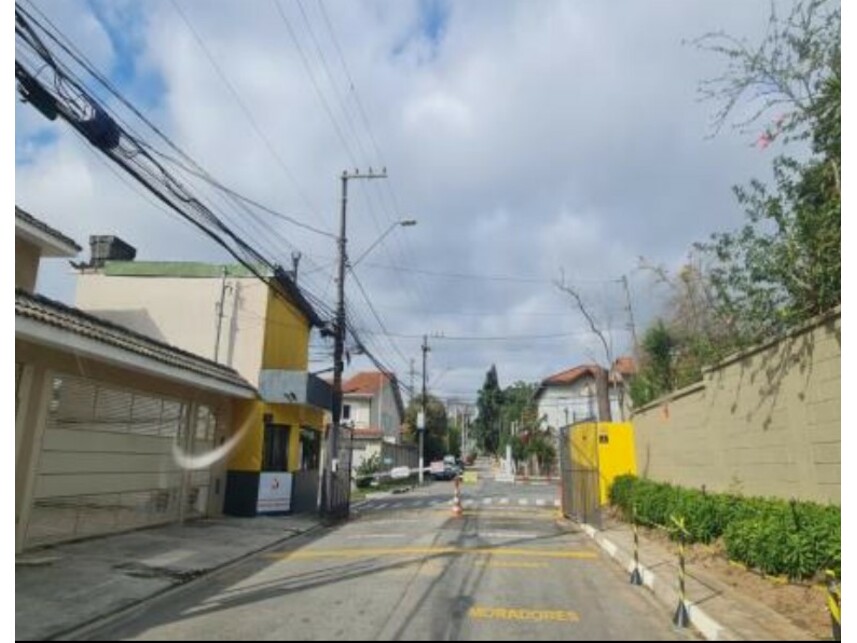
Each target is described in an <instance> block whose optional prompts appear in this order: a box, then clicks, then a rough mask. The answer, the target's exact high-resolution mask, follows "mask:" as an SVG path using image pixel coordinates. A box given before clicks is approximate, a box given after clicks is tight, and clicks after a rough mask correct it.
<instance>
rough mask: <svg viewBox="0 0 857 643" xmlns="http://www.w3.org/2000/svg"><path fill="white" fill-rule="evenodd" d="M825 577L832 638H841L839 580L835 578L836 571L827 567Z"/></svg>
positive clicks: (836, 639)
mask: <svg viewBox="0 0 857 643" xmlns="http://www.w3.org/2000/svg"><path fill="white" fill-rule="evenodd" d="M825 576H826V577H827V610H828V611H829V612H830V624H831V626H832V628H833V640H834V641H841V640H842V638H841V637H842V632H841V629H842V616H841V610H842V588H841V587H840V586H839V581H838V580H837V578H836V573H835V572H834V571H833V570H830V569H828V570H827V571H826V572H825Z"/></svg>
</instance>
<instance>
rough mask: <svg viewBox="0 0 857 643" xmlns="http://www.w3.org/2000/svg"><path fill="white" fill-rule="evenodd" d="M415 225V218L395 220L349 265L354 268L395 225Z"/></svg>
mask: <svg viewBox="0 0 857 643" xmlns="http://www.w3.org/2000/svg"><path fill="white" fill-rule="evenodd" d="M415 225H417V222H416V220H415V219H403V220H402V221H396V222H395V223H394V224H393V225H391V226H390V227H389V228H387V230H385V231H384V234H382V235H381V236H380V237H378V238H377V239H376V240H375V243H373V244H372V245H371V246H369V247H368V248H366V250H364V251H363V253H362V254H361V255H360V256H359V257H357V259H355V260H354V261H353V262H351V264H350V265H351V267H352V268H355V267H356V266H357V264H358V263H360V262H361V261H362V260H363V258H364V257H365V256H366V255H368V254H369V253H370V252H372V250H373V249H374V248H375V246H377V245H378V244H379V243H381V242H382V241H383V240H384V239H385V238H386V237H387V235H388V234H390V233H391V232H392V231H393V230H395V229H396V226H402V227H403V228H409V227H411V226H415Z"/></svg>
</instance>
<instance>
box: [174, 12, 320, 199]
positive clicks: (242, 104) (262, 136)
mask: <svg viewBox="0 0 857 643" xmlns="http://www.w3.org/2000/svg"><path fill="white" fill-rule="evenodd" d="M170 3H171V4H172V5H173V8H175V10H176V13H178V14H179V17H180V18H181V19H182V21H183V22H184V23H185V25H186V26H187V28H188V30H189V31H190V33H191V35H193V37H194V39H195V40H196V42H197V44H198V45H199V47H200V49H202V51H203V53H204V54H205V56H206V58H208V61H209V63H211V66H212V67H214V70H215V72H217V75H218V76H219V77H220V80H221V81H222V82H223V84H224V85H226V87H227V88H228V89H229V92H230V93H231V94H232V97H233V98H234V99H235V102H236V103H238V106H239V107H240V108H241V111H243V112H244V115H245V116H246V117H247V120H248V121H250V125H251V126H252V127H253V131H254V132H255V133H256V135H257V136H258V137H259V139H260V140H261V141H262V143H263V144H264V145H265V147H266V148H267V150H268V152H270V154H271V156H272V157H273V158H274V160H275V161H276V162H277V164H278V165H279V166H280V168H281V169H282V170H283V172H284V173H285V174H286V176H287V177H288V178H289V180H290V181H291V182H292V184H293V185H294V187H295V189H296V191H297V193H298V195H299V196H300V197H301V199H302V200H303V201H304V203H305V204H306V205H307V207H308V208H309V209H310V210H311V211H313V212H316V213H318V208H316V207H315V206H314V205H313V204H312V202H311V201H310V200H309V198H307V196H306V194H305V193H304V192H303V190H302V189H301V187H300V184H299V183H298V181H297V179H296V178H295V176H294V174H293V173H292V171H291V170H290V169H289V168H288V166H287V165H286V163H285V162H284V161H283V159H282V158H281V157H280V155H279V154H278V153H277V151H276V150H275V149H274V146H273V145H272V144H271V141H270V140H269V139H268V137H267V136H266V135H265V134H264V133H263V132H262V129H261V128H260V127H259V124H258V123H257V122H256V118H255V117H254V116H253V113H252V112H251V111H250V108H249V107H247V104H246V103H245V102H244V100H243V99H242V98H241V95H240V94H239V93H238V91H237V90H236V89H235V87H234V86H233V85H232V83H231V82H230V81H229V78H227V76H226V74H225V73H224V72H223V70H222V69H221V67H220V65H219V64H218V63H217V60H215V58H214V56H213V55H212V54H211V52H210V51H209V49H208V47H206V45H205V42H204V41H203V40H202V38H201V37H200V35H199V33H198V32H197V31H196V29H195V28H194V27H193V25H192V24H191V22H190V20H189V19H188V17H187V16H186V15H185V13H184V11H182V9H181V7H180V6H179V4H178V2H177V0H170Z"/></svg>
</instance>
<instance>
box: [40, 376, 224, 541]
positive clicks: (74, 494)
mask: <svg viewBox="0 0 857 643" xmlns="http://www.w3.org/2000/svg"><path fill="white" fill-rule="evenodd" d="M51 381H52V389H53V390H52V395H51V400H50V402H49V407H48V417H47V423H46V426H45V433H44V438H43V441H42V445H41V446H42V448H41V452H40V456H39V462H38V469H37V472H36V487H35V495H34V503H33V509H32V512H31V514H30V520H29V525H28V527H27V538H26V546H29V547H32V546H35V545H42V544H48V543H54V542H59V541H63V540H69V539H74V538H80V537H84V536H92V535H96V534H103V533H109V532H114V531H124V530H128V529H134V528H138V527H144V526H148V525H154V524H159V523H166V522H171V521H175V520H178V519H179V518H180V517H181V516H182V514H183V515H184V516H185V517H198V516H202V515H204V514H205V512H206V507H207V504H208V491H209V483H210V478H211V474H210V471H209V470H208V469H204V470H199V471H183V470H182V469H181V468H180V467H179V465H178V464H177V463H176V461H175V458H174V455H173V449H174V446H175V445H178V446H179V447H181V448H182V450H184V451H185V452H187V453H194V454H196V453H201V452H204V451H207V450H209V449H211V448H212V447H213V445H214V439H215V435H216V431H217V417H216V415H215V414H214V413H213V412H212V410H211V409H209V408H208V407H205V406H199V405H191V404H190V403H188V402H187V401H186V400H180V399H171V398H167V397H159V396H153V395H151V394H149V393H145V392H142V391H135V390H131V389H121V388H117V387H114V386H110V385H106V384H103V383H100V382H97V381H94V380H90V379H85V378H79V377H71V376H66V375H56V376H54V377H52V378H51ZM191 412H193V417H192V418H191V417H189V415H190V413H191Z"/></svg>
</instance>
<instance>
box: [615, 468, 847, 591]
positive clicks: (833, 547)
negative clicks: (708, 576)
mask: <svg viewBox="0 0 857 643" xmlns="http://www.w3.org/2000/svg"><path fill="white" fill-rule="evenodd" d="M610 502H611V504H613V505H614V506H616V507H618V508H619V509H620V510H621V511H622V513H623V515H624V517H625V519H626V520H629V521H630V520H631V519H632V517H633V508H634V506H636V509H637V519H638V521H639V522H640V523H641V524H649V525H658V526H664V527H670V528H672V527H673V522H672V520H671V518H672V516H675V517H677V518H684V520H685V527H686V529H687V531H688V536H687V539H688V541H689V542H700V543H710V542H712V541H714V540H717V539H718V538H723V543H724V545H725V547H726V553H727V555H728V556H729V557H730V558H731V559H732V560H735V561H738V562H741V563H744V564H745V565H748V566H750V567H753V568H756V569H759V570H761V571H762V572H764V573H766V574H775V575H785V576H788V577H789V578H793V579H796V578H811V577H813V576H814V575H816V574H817V573H819V572H822V573H823V571H824V570H825V569H833V570H835V571H836V573H837V575H839V573H840V565H841V561H840V556H841V553H840V552H841V510H840V508H839V507H835V506H824V505H819V504H816V503H813V502H789V501H786V500H777V499H767V498H744V497H741V496H734V495H729V494H719V493H703V492H702V491H701V490H696V489H685V488H682V487H676V486H673V485H669V484H664V483H659V482H652V481H650V480H642V479H640V478H637V477H636V476H620V477H618V478H616V480H615V481H614V482H613V485H612V487H611V489H610ZM670 533H671V535H672V537H673V538H677V537H678V532H677V531H676V530H674V529H671V531H670Z"/></svg>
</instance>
